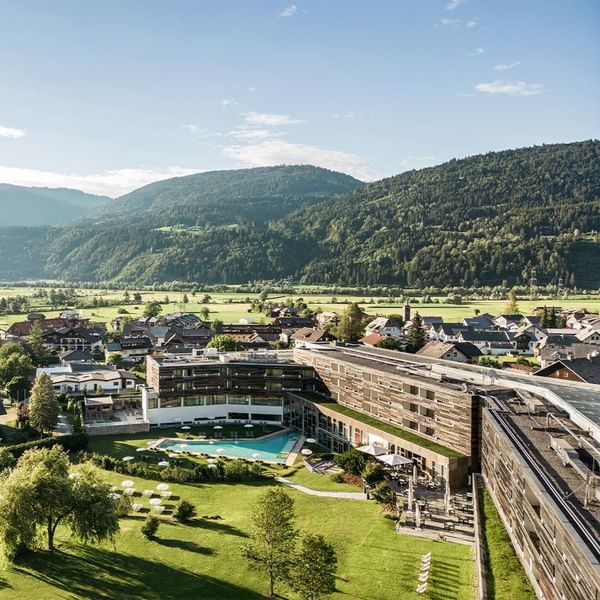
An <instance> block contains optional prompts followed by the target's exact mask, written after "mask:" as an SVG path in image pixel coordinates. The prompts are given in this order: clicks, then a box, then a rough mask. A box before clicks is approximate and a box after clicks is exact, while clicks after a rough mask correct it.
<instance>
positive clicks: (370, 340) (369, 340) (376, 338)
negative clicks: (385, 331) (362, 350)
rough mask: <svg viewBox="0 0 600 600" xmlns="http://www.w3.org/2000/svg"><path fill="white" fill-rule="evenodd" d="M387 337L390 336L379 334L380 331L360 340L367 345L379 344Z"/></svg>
mask: <svg viewBox="0 0 600 600" xmlns="http://www.w3.org/2000/svg"><path fill="white" fill-rule="evenodd" d="M387 337H388V336H386V335H379V334H378V333H370V334H369V335H365V337H363V338H361V339H360V340H358V341H359V342H360V343H361V344H364V345H365V346H377V344H378V343H379V342H381V341H383V340H385V339H386V338H387Z"/></svg>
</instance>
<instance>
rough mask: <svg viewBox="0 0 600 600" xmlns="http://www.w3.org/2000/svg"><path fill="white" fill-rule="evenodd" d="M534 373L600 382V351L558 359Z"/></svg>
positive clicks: (579, 380)
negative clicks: (579, 356) (578, 356)
mask: <svg viewBox="0 0 600 600" xmlns="http://www.w3.org/2000/svg"><path fill="white" fill-rule="evenodd" d="M533 374H534V375H537V376H540V377H552V378H553V379H563V380H568V381H578V382H583V383H595V384H600V353H599V352H593V353H590V354H588V355H587V356H585V357H584V358H571V359H562V360H557V361H556V362H553V363H552V364H550V365H548V366H546V367H542V368H541V369H539V370H537V371H535V372H534V373H533Z"/></svg>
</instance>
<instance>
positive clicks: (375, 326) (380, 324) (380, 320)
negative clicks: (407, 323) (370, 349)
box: [367, 317, 400, 331]
mask: <svg viewBox="0 0 600 600" xmlns="http://www.w3.org/2000/svg"><path fill="white" fill-rule="evenodd" d="M384 327H395V328H396V329H400V323H398V321H396V319H390V318H389V317H376V318H375V319H373V320H372V321H371V322H370V323H369V324H368V325H367V329H370V330H372V331H379V330H380V329H383V328H384Z"/></svg>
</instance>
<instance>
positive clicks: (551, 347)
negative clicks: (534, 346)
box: [538, 344, 598, 367]
mask: <svg viewBox="0 0 600 600" xmlns="http://www.w3.org/2000/svg"><path fill="white" fill-rule="evenodd" d="M596 351H598V346H595V345H593V344H572V345H570V346H563V345H556V344H547V345H546V346H545V347H544V348H543V349H542V350H540V351H539V353H538V358H539V361H540V365H541V366H542V367H547V366H548V365H550V364H552V363H553V362H556V361H557V360H569V359H573V358H586V357H587V355H588V354H592V353H593V352H596Z"/></svg>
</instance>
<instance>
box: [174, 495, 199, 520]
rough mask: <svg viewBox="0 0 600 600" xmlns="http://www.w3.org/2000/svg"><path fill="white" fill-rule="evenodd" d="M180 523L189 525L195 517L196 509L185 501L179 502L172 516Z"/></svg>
mask: <svg viewBox="0 0 600 600" xmlns="http://www.w3.org/2000/svg"><path fill="white" fill-rule="evenodd" d="M173 516H174V517H175V518H176V519H177V520H178V521H179V522H180V523H189V522H190V521H191V520H192V519H193V518H194V517H195V516H196V507H195V506H194V505H193V504H192V503H191V502H188V501H187V500H181V501H180V502H179V504H177V507H176V508H175V513H174V515H173Z"/></svg>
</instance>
